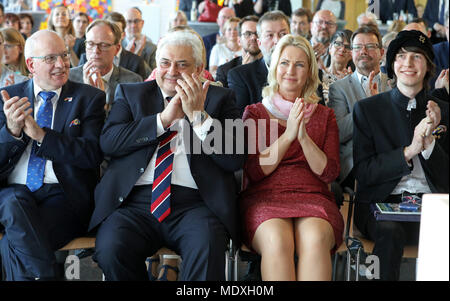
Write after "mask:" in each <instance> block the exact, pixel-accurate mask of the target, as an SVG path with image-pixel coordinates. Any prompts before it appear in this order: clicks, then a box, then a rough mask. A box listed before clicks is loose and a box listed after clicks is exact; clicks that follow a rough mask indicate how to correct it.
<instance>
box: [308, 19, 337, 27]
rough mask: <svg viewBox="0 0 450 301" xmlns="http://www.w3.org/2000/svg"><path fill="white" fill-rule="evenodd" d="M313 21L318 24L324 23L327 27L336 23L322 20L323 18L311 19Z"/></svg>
mask: <svg viewBox="0 0 450 301" xmlns="http://www.w3.org/2000/svg"><path fill="white" fill-rule="evenodd" d="M313 23H314V24H316V25H320V26H323V25H326V26H327V27H334V26H336V23H334V22H331V21H324V20H319V21H313Z"/></svg>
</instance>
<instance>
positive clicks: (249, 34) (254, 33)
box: [242, 31, 258, 39]
mask: <svg viewBox="0 0 450 301" xmlns="http://www.w3.org/2000/svg"><path fill="white" fill-rule="evenodd" d="M242 35H243V36H244V38H246V39H248V38H251V37H252V36H255V37H258V33H257V32H256V31H246V32H243V33H242Z"/></svg>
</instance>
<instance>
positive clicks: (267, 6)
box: [253, 0, 292, 16]
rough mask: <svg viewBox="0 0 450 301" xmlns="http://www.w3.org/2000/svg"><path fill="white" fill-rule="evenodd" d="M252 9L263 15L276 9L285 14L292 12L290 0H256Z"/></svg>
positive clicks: (288, 14)
mask: <svg viewBox="0 0 450 301" xmlns="http://www.w3.org/2000/svg"><path fill="white" fill-rule="evenodd" d="M253 9H254V10H255V13H256V14H257V15H259V16H262V15H264V14H265V13H266V12H269V11H276V10H280V11H282V12H283V13H284V14H285V15H286V16H290V15H291V14H292V7H291V1H290V0H256V1H255V5H254V6H253Z"/></svg>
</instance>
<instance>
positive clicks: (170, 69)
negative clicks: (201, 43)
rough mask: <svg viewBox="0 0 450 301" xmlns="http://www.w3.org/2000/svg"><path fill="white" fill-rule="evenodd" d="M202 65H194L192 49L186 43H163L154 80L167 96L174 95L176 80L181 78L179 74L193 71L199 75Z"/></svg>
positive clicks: (189, 73)
mask: <svg viewBox="0 0 450 301" xmlns="http://www.w3.org/2000/svg"><path fill="white" fill-rule="evenodd" d="M202 69H203V66H196V64H195V59H194V56H193V51H192V48H191V46H188V45H170V44H167V45H164V46H163V48H162V49H161V55H160V59H159V60H158V69H157V71H156V82H157V83H158V86H159V87H160V88H161V90H163V91H164V93H166V94H167V95H169V96H174V95H175V94H176V93H177V91H176V89H175V87H176V86H177V85H178V84H177V80H178V79H183V78H182V76H181V74H183V73H186V74H187V75H192V74H193V73H195V74H197V75H199V74H200V72H201V71H202Z"/></svg>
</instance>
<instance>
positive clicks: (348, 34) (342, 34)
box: [330, 29, 352, 45]
mask: <svg viewBox="0 0 450 301" xmlns="http://www.w3.org/2000/svg"><path fill="white" fill-rule="evenodd" d="M337 38H341V39H342V40H343V41H347V42H349V43H351V39H352V31H351V30H350V29H344V30H338V31H336V33H335V34H334V35H333V37H332V38H331V41H330V44H331V45H332V44H333V42H334V41H336V40H337Z"/></svg>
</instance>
